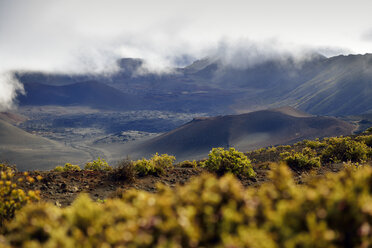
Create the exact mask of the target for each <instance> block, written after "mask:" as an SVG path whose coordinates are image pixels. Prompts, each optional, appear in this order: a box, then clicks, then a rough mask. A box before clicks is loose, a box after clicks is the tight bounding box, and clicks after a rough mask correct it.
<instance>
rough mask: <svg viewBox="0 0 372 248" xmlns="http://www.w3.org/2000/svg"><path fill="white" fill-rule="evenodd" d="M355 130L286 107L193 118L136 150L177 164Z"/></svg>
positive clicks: (348, 126)
mask: <svg viewBox="0 0 372 248" xmlns="http://www.w3.org/2000/svg"><path fill="white" fill-rule="evenodd" d="M353 129H354V126H353V125H351V124H349V123H347V122H344V121H342V120H339V119H336V118H333V117H315V116H311V115H308V114H306V113H303V112H300V111H297V110H296V109H293V108H290V107H285V108H280V109H271V110H262V111H256V112H251V113H247V114H241V115H227V116H217V117H207V118H195V119H194V120H192V121H191V122H189V123H187V124H185V125H183V126H181V127H179V128H177V129H175V130H173V131H171V132H168V133H165V134H163V135H161V136H158V137H155V138H153V139H151V140H148V141H145V142H144V143H142V144H140V145H139V147H137V148H136V149H139V150H142V151H144V154H146V155H147V156H148V155H149V154H151V153H155V152H159V153H168V154H172V155H176V157H177V158H178V160H183V159H198V158H203V157H206V155H207V154H208V152H209V151H210V149H211V148H213V147H235V148H237V149H239V150H241V151H248V150H252V149H257V148H260V147H267V146H271V145H279V144H291V143H295V142H297V141H300V140H303V139H314V138H318V137H319V138H321V137H326V136H337V135H347V134H351V133H352V130H353Z"/></svg>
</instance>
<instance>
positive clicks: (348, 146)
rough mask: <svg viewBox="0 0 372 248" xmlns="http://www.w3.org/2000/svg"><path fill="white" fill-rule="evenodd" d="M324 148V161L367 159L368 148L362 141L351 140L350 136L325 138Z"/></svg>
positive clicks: (359, 160) (360, 160) (361, 160)
mask: <svg viewBox="0 0 372 248" xmlns="http://www.w3.org/2000/svg"><path fill="white" fill-rule="evenodd" d="M325 142H326V143H327V146H326V148H325V149H324V150H323V151H322V160H323V162H325V163H339V162H347V161H351V162H363V161H365V160H367V155H368V154H369V151H370V148H369V147H368V146H367V145H366V144H365V143H364V142H358V141H356V140H352V139H351V138H350V137H332V138H327V139H325Z"/></svg>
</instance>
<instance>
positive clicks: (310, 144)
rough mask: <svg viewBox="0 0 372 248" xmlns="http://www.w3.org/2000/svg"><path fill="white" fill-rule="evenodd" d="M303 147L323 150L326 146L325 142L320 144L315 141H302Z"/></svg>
mask: <svg viewBox="0 0 372 248" xmlns="http://www.w3.org/2000/svg"><path fill="white" fill-rule="evenodd" d="M304 143H305V146H306V147H309V148H311V149H318V148H324V147H326V146H327V144H326V143H325V142H320V141H319V140H318V139H317V140H304Z"/></svg>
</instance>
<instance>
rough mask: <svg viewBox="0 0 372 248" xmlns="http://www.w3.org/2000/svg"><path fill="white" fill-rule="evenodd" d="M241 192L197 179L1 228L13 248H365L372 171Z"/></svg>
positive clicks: (276, 170)
mask: <svg viewBox="0 0 372 248" xmlns="http://www.w3.org/2000/svg"><path fill="white" fill-rule="evenodd" d="M270 178H271V180H272V182H270V183H266V184H263V185H262V186H261V187H260V189H259V190H256V189H252V188H247V189H244V188H243V187H242V186H241V184H240V182H239V181H238V180H237V179H236V178H235V177H234V176H233V175H231V174H229V175H225V176H223V177H221V178H219V179H217V178H215V177H214V176H212V175H203V176H201V177H198V178H195V179H194V180H192V181H191V182H190V183H188V184H187V185H185V186H177V187H176V188H175V189H174V190H173V189H170V188H168V187H165V186H159V188H158V192H157V193H156V194H152V193H148V192H144V191H138V190H129V191H127V192H125V193H124V194H123V196H122V199H114V200H107V201H106V202H104V203H96V202H93V201H91V200H90V199H89V197H88V196H87V195H81V196H80V197H79V198H78V199H77V200H76V201H75V202H74V203H73V205H72V206H70V207H67V208H64V209H60V208H58V207H56V206H54V205H52V204H49V203H42V204H31V205H27V206H26V207H25V208H23V209H22V210H21V211H19V212H18V213H17V215H16V218H15V219H14V220H13V221H12V222H11V223H9V224H7V225H6V229H5V231H4V236H5V238H6V240H7V242H9V244H10V245H12V246H16V247H257V248H262V247H371V246H372V168H370V167H361V168H356V167H355V166H351V165H350V166H348V168H346V169H345V170H343V171H341V172H340V173H338V174H329V175H327V176H326V177H325V178H323V179H314V180H315V181H310V182H309V183H308V185H306V186H299V185H296V184H295V183H294V181H293V178H292V176H291V172H290V170H289V169H288V167H287V166H284V165H280V166H278V165H276V166H274V167H273V168H272V170H271V173H270Z"/></svg>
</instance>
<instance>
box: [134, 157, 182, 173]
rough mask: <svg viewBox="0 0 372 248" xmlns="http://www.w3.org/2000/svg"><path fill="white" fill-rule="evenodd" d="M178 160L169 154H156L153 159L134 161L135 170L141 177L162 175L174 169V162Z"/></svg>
mask: <svg viewBox="0 0 372 248" xmlns="http://www.w3.org/2000/svg"><path fill="white" fill-rule="evenodd" d="M175 160H176V158H175V157H174V156H170V155H168V154H162V155H159V154H158V153H155V154H154V155H153V156H152V158H151V159H149V160H147V159H145V158H143V159H140V160H137V161H134V162H133V165H134V169H135V170H136V171H137V173H138V174H139V175H140V176H145V175H160V174H163V173H164V170H165V169H167V168H173V162H174V161H175Z"/></svg>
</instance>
